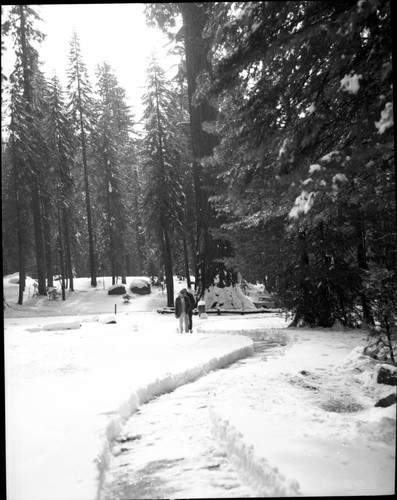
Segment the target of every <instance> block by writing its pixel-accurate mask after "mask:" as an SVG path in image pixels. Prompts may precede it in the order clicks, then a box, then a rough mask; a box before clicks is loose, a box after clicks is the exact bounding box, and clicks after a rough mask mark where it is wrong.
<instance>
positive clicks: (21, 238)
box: [11, 139, 26, 306]
mask: <svg viewBox="0 0 397 500" xmlns="http://www.w3.org/2000/svg"><path fill="white" fill-rule="evenodd" d="M11 155H12V167H13V175H14V194H15V209H16V218H17V236H18V267H19V293H18V304H19V305H20V306H21V305H22V304H23V292H24V291H25V282H26V265H25V251H26V248H25V239H26V237H25V228H24V226H23V222H22V221H23V214H22V207H21V202H20V194H19V189H20V186H19V168H18V164H17V159H16V158H15V151H14V142H13V139H11Z"/></svg>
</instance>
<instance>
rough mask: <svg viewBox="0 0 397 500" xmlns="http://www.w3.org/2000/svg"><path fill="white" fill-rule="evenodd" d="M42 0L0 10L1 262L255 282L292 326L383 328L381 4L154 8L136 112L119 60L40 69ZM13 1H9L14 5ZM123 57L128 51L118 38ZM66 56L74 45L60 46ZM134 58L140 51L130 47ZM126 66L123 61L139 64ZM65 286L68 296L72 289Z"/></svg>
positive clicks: (390, 241) (35, 272)
mask: <svg viewBox="0 0 397 500" xmlns="http://www.w3.org/2000/svg"><path fill="white" fill-rule="evenodd" d="M36 7H37V6H35V5H13V6H9V9H8V10H7V15H3V12H2V26H1V30H2V35H1V39H2V54H3V53H4V52H5V51H7V50H11V51H14V52H15V66H14V67H13V69H12V72H10V73H7V74H5V73H4V71H3V69H2V75H1V78H2V132H3V133H2V242H3V247H2V252H3V274H4V275H6V274H9V273H14V272H19V276H20V278H19V304H22V303H23V297H24V283H25V277H26V276H31V277H33V278H34V279H35V280H36V281H37V284H38V293H39V294H40V295H46V294H47V287H49V286H52V285H53V280H54V279H55V277H56V276H60V277H61V280H62V288H63V290H65V289H66V288H67V289H69V290H71V291H73V279H74V278H75V277H82V276H87V277H90V279H91V285H92V286H96V285H97V279H98V277H100V276H104V275H106V276H112V279H113V282H114V283H116V282H117V279H118V278H119V277H120V278H121V280H122V281H123V280H125V277H126V276H142V275H146V276H150V277H153V278H154V277H156V279H159V280H162V281H163V280H164V281H165V283H166V285H167V302H168V305H169V306H172V305H173V297H174V290H173V280H172V276H173V275H180V276H184V277H189V278H188V280H189V281H190V275H192V276H195V288H196V291H197V295H198V296H199V297H200V296H202V295H203V294H204V293H205V291H206V290H207V289H208V288H209V287H211V286H212V285H213V284H214V283H217V284H218V286H221V287H224V286H239V284H240V283H241V280H242V279H243V280H246V281H249V282H254V283H255V282H261V283H263V284H264V285H265V287H266V290H267V291H268V292H269V293H271V294H274V295H275V296H277V297H278V299H279V301H280V303H282V304H283V306H284V307H285V308H286V310H288V311H290V312H292V314H293V321H292V324H293V325H294V326H297V325H299V324H303V323H304V324H306V325H312V326H320V327H330V326H332V325H333V324H334V323H335V322H339V323H340V324H342V325H344V326H348V327H360V326H362V325H363V324H365V325H369V326H373V327H376V328H378V329H381V330H382V332H385V333H387V334H389V333H390V332H392V330H393V328H394V325H395V312H396V309H397V302H396V299H397V280H396V272H397V232H396V181H395V164H394V121H393V67H392V14H393V12H392V6H391V2H390V1H388V0H359V1H357V0H354V1H352V0H343V1H342V0H336V1H323V0H321V1H280V2H279V1H277V2H272V1H271V2H216V3H212V2H203V3H191V2H189V3H147V4H146V6H145V15H146V21H147V23H148V25H150V26H153V27H157V28H158V29H160V30H162V31H163V32H164V33H166V34H167V36H168V38H169V41H170V43H169V50H170V51H171V52H172V53H173V56H174V57H175V58H176V60H177V61H178V69H177V71H176V72H175V75H176V76H175V77H173V78H172V79H170V78H168V77H167V76H166V73H165V71H164V69H163V67H162V64H161V62H162V61H161V60H159V59H158V58H156V56H155V54H153V57H152V58H151V60H150V61H148V65H147V69H146V86H145V90H144V95H143V98H142V108H143V116H142V118H140V120H139V123H138V119H137V117H136V116H134V114H133V113H132V112H131V109H130V108H129V106H128V104H127V100H126V92H125V90H124V89H123V88H122V87H121V86H120V84H119V81H118V78H117V74H116V73H115V71H114V70H113V68H112V66H111V62H103V63H102V64H99V65H98V66H97V69H96V75H95V79H92V78H90V77H89V75H88V72H87V67H86V62H85V59H84V52H83V51H82V49H81V46H80V40H79V34H78V33H76V32H73V33H71V36H70V45H69V47H65V54H68V56H67V57H65V61H67V62H68V64H67V67H65V74H66V75H67V83H66V84H62V83H61V80H60V79H59V77H58V76H56V75H54V76H52V77H50V78H49V77H48V76H47V75H46V74H44V73H43V72H42V70H41V54H40V43H41V41H42V40H43V39H44V37H45V33H43V32H41V31H40V30H39V29H38V28H37V25H38V23H37V22H38V16H39V13H38V9H37V8H36ZM2 10H3V7H2ZM120 50H124V49H122V48H121V49H120ZM62 56H63V55H62ZM126 64H129V62H128V59H126ZM133 71H134V68H131V72H133ZM63 298H64V299H65V294H64V295H63Z"/></svg>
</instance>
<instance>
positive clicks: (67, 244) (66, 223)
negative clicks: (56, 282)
mask: <svg viewBox="0 0 397 500" xmlns="http://www.w3.org/2000/svg"><path fill="white" fill-rule="evenodd" d="M62 213H63V227H64V232H65V238H64V239H65V248H66V272H67V277H68V278H69V289H70V291H71V292H74V283H73V263H72V250H71V242H70V236H69V216H68V209H67V208H66V207H64V208H63V210H62Z"/></svg>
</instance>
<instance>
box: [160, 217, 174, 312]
mask: <svg viewBox="0 0 397 500" xmlns="http://www.w3.org/2000/svg"><path fill="white" fill-rule="evenodd" d="M162 227H163V256H164V268H165V280H166V284H167V307H172V306H173V305H174V274H173V264H172V253H171V242H170V238H169V234H168V227H167V223H166V222H165V220H164V218H163V221H162Z"/></svg>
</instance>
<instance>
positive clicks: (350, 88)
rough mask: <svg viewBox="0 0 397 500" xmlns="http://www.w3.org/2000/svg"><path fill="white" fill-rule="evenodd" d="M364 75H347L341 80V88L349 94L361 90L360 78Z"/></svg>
mask: <svg viewBox="0 0 397 500" xmlns="http://www.w3.org/2000/svg"><path fill="white" fill-rule="evenodd" d="M361 79H362V75H356V74H353V75H345V76H344V77H343V78H342V80H341V81H340V89H341V90H343V91H344V92H348V93H349V94H357V92H358V91H359V90H360V83H359V82H360V80H361Z"/></svg>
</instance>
